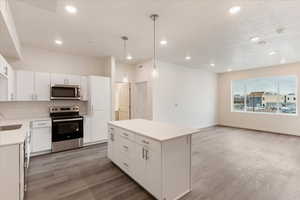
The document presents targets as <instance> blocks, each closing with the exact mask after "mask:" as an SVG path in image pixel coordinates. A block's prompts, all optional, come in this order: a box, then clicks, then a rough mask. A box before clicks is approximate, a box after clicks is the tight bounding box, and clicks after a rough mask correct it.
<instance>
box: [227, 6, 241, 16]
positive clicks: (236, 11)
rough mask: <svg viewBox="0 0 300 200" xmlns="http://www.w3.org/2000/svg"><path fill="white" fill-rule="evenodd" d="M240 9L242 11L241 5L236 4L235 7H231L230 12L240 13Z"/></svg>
mask: <svg viewBox="0 0 300 200" xmlns="http://www.w3.org/2000/svg"><path fill="white" fill-rule="evenodd" d="M240 11H241V7H240V6H234V7H232V8H230V9H229V13H230V14H232V15H235V14H238V13H239V12H240Z"/></svg>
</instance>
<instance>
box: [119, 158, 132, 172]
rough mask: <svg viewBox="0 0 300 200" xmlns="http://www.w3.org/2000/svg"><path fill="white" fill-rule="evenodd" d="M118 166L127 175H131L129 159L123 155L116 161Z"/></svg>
mask: <svg viewBox="0 0 300 200" xmlns="http://www.w3.org/2000/svg"><path fill="white" fill-rule="evenodd" d="M118 164H119V167H120V168H121V169H122V170H123V171H124V172H125V173H127V174H128V175H131V174H132V173H131V159H130V158H126V157H123V158H121V159H120V162H119V163H118Z"/></svg>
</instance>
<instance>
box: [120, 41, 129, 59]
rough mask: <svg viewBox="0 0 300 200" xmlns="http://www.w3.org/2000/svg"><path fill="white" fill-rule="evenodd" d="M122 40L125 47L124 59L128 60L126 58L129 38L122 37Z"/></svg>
mask: <svg viewBox="0 0 300 200" xmlns="http://www.w3.org/2000/svg"><path fill="white" fill-rule="evenodd" d="M121 39H122V40H123V46H124V59H125V60H126V57H127V44H126V42H127V40H128V37H127V36H122V37H121Z"/></svg>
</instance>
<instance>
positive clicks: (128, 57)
mask: <svg viewBox="0 0 300 200" xmlns="http://www.w3.org/2000/svg"><path fill="white" fill-rule="evenodd" d="M121 39H122V40H123V47H124V59H125V60H131V59H132V56H131V55H130V54H129V53H128V52H127V41H128V37H127V36H122V37H121ZM123 82H124V83H128V74H125V75H124V76H123Z"/></svg>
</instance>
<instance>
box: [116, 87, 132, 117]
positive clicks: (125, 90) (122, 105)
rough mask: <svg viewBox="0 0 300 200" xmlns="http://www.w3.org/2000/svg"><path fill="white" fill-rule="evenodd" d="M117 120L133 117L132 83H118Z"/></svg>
mask: <svg viewBox="0 0 300 200" xmlns="http://www.w3.org/2000/svg"><path fill="white" fill-rule="evenodd" d="M115 88H116V95H115V116H116V119H115V120H128V119H131V87H130V83H116V87H115Z"/></svg>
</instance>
